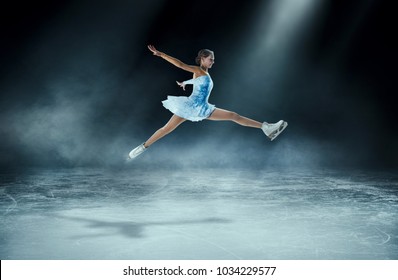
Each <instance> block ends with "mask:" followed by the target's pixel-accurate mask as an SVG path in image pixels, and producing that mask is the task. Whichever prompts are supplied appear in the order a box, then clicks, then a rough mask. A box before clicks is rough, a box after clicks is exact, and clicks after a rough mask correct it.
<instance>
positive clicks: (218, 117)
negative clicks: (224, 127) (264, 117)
mask: <svg viewBox="0 0 398 280" xmlns="http://www.w3.org/2000/svg"><path fill="white" fill-rule="evenodd" d="M207 119H208V120H212V121H233V122H236V123H237V124H240V125H243V126H249V127H254V128H261V126H262V123H260V122H258V121H255V120H252V119H249V118H246V117H243V116H241V115H239V114H237V113H235V112H231V111H227V110H224V109H218V108H216V109H215V110H214V112H213V113H212V114H211V115H210V117H208V118H207Z"/></svg>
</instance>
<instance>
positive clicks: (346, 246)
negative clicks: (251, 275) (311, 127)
mask: <svg viewBox="0 0 398 280" xmlns="http://www.w3.org/2000/svg"><path fill="white" fill-rule="evenodd" d="M0 184H1V185H0V211H1V213H2V219H1V227H0V236H1V239H0V240H1V241H0V245H1V246H0V248H1V249H0V257H1V259H397V257H398V240H397V236H398V230H397V229H398V219H397V218H398V211H397V210H398V178H397V177H396V175H395V174H366V173H353V174H347V173H341V172H335V171H334V172H332V171H320V170H318V171H317V170H315V171H314V170H312V171H308V170H305V171H297V170H296V171H292V170H289V171H278V170H243V169H201V170H198V169H193V170H159V169H157V170H151V171H149V170H140V169H130V170H126V169H125V170H121V171H115V170H102V169H66V170H38V169H36V170H30V171H29V172H25V173H21V174H19V173H7V174H2V175H1V177H0Z"/></svg>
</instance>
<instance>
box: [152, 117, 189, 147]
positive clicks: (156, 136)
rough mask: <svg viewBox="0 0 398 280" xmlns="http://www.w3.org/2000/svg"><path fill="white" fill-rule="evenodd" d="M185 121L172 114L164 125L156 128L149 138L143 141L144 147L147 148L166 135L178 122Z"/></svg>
mask: <svg viewBox="0 0 398 280" xmlns="http://www.w3.org/2000/svg"><path fill="white" fill-rule="evenodd" d="M184 121H185V119H183V118H181V117H179V116H176V115H173V116H172V117H171V118H170V120H169V121H168V122H167V123H166V125H165V126H163V127H162V128H160V129H158V130H157V131H156V132H155V133H154V134H153V135H152V136H151V137H149V139H148V140H147V141H146V142H145V143H144V146H145V148H148V147H149V146H151V145H152V144H153V143H155V142H156V141H158V140H159V139H160V138H162V137H164V136H166V135H167V134H169V133H170V132H172V131H173V130H174V129H176V128H177V127H178V126H179V125H180V124H182V123H183V122H184Z"/></svg>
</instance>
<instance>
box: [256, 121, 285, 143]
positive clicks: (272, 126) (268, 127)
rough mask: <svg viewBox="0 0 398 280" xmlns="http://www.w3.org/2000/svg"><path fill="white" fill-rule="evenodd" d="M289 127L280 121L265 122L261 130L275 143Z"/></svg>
mask: <svg viewBox="0 0 398 280" xmlns="http://www.w3.org/2000/svg"><path fill="white" fill-rule="evenodd" d="M286 127H287V122H285V121H283V120H280V121H279V122H277V123H266V122H263V125H262V127H261V129H262V130H263V132H264V134H265V135H267V137H268V138H269V139H270V140H271V141H273V140H274V139H275V138H276V137H278V135H279V134H281V133H282V131H284V130H285V128H286Z"/></svg>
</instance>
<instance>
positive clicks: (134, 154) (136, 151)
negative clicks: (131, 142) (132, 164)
mask: <svg viewBox="0 0 398 280" xmlns="http://www.w3.org/2000/svg"><path fill="white" fill-rule="evenodd" d="M146 149H147V148H145V146H144V144H141V145H139V146H138V147H136V148H134V149H133V150H131V152H130V153H129V157H128V159H134V158H136V157H138V156H139V155H140V154H142V153H143V152H145V151H146Z"/></svg>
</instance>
